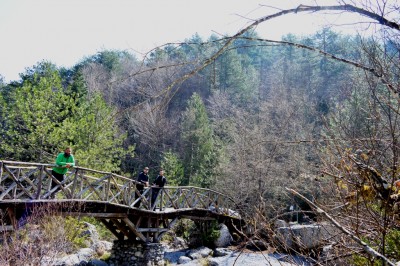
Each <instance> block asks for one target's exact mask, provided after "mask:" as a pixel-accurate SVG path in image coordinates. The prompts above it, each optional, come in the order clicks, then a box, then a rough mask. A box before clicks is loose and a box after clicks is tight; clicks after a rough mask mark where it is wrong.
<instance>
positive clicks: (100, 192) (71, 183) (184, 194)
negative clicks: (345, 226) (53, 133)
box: [0, 160, 235, 213]
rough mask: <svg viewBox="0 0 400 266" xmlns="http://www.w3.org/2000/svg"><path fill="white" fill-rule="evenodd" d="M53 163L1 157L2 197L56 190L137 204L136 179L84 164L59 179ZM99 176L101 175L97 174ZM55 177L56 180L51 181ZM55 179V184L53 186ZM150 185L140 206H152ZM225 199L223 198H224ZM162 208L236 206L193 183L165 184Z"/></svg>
mask: <svg viewBox="0 0 400 266" xmlns="http://www.w3.org/2000/svg"><path fill="white" fill-rule="evenodd" d="M54 166H55V165H54V164H43V163H32V162H18V161H8V160H0V189H1V195H0V201H7V200H24V199H27V200H28V199H29V200H33V199H49V198H50V197H51V195H52V193H53V192H55V191H57V194H58V195H60V196H58V197H59V198H65V199H79V200H81V199H85V200H88V201H90V200H95V201H103V202H107V203H110V204H123V205H125V206H127V207H129V208H134V207H133V206H134V204H135V203H136V202H138V201H139V200H137V199H136V197H135V194H140V193H139V192H138V191H137V188H136V184H139V182H137V181H136V180H133V179H131V178H128V177H125V176H122V175H118V174H115V173H112V172H105V171H98V170H93V169H89V168H85V167H78V166H77V167H74V168H72V169H68V170H69V171H68V173H67V176H68V178H66V179H64V180H63V181H62V182H59V181H58V180H56V179H55V178H54V177H53V176H52V175H51V171H50V168H51V167H54ZM97 176H99V177H97ZM52 181H53V182H52ZM52 183H53V184H54V183H55V184H56V185H55V187H53V188H51V185H52ZM151 194H152V189H151V187H147V188H146V189H145V191H144V193H143V194H142V195H141V204H140V207H139V208H140V209H144V210H152V209H151V208H152V206H150V205H151V204H150V198H151ZM221 199H223V200H221ZM156 204H158V205H157V206H159V208H160V209H164V208H173V209H181V208H185V209H187V208H196V209H208V210H209V209H210V208H213V209H214V210H215V211H216V212H221V213H222V212H223V211H221V210H228V209H229V208H232V207H233V206H235V202H234V200H233V199H232V198H230V197H228V196H227V195H224V194H222V193H220V192H218V191H215V190H212V189H207V188H199V187H194V186H182V187H173V186H165V187H164V188H162V189H161V190H160V193H159V194H158V197H157V200H156Z"/></svg>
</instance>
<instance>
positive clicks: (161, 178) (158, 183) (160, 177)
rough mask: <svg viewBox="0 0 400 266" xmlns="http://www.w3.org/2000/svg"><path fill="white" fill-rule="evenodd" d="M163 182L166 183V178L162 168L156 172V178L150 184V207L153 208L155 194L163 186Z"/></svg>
mask: <svg viewBox="0 0 400 266" xmlns="http://www.w3.org/2000/svg"><path fill="white" fill-rule="evenodd" d="M165 183H167V179H166V178H165V176H164V170H163V169H160V172H159V173H158V176H157V178H156V180H154V182H153V183H152V184H151V185H152V186H151V187H152V189H151V209H153V208H154V205H155V204H156V200H157V196H158V193H159V192H160V190H161V189H162V188H163V187H164V186H165Z"/></svg>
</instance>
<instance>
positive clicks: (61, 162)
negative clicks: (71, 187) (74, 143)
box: [50, 147, 75, 198]
mask: <svg viewBox="0 0 400 266" xmlns="http://www.w3.org/2000/svg"><path fill="white" fill-rule="evenodd" d="M74 166H75V158H74V156H73V155H72V149H71V148H70V147H67V148H65V150H64V152H61V153H59V154H58V155H57V158H56V163H55V166H54V167H53V168H52V170H51V174H52V175H53V176H54V177H55V178H56V179H57V180H58V181H60V182H62V181H63V180H64V178H65V174H66V173H67V172H68V170H69V169H71V168H73V167H74ZM55 186H57V183H56V182H55V181H54V180H52V181H51V188H52V189H53V188H54V187H55ZM58 190H59V189H57V190H56V191H54V192H53V193H52V194H51V195H50V197H51V198H54V194H55V193H56V192H57V191H58Z"/></svg>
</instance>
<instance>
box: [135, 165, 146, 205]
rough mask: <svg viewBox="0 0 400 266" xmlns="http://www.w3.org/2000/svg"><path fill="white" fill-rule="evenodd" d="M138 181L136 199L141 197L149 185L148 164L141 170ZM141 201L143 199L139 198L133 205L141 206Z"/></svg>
mask: <svg viewBox="0 0 400 266" xmlns="http://www.w3.org/2000/svg"><path fill="white" fill-rule="evenodd" d="M136 181H137V182H139V183H137V184H136V190H137V191H136V192H135V200H137V199H138V198H140V195H142V194H143V192H144V188H145V187H148V186H149V168H148V167H147V166H146V167H145V168H143V171H142V172H140V174H139V176H138V179H137V180H136ZM138 192H139V193H140V195H139V194H138ZM141 201H142V200H140V199H139V200H138V202H136V203H135V205H133V206H134V207H136V208H139V206H140V202H141Z"/></svg>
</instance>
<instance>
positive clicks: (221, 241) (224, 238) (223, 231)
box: [214, 224, 233, 248]
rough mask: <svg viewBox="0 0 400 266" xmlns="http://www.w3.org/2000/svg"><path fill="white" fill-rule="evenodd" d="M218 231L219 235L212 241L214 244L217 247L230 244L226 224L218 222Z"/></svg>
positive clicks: (230, 236) (230, 239)
mask: <svg viewBox="0 0 400 266" xmlns="http://www.w3.org/2000/svg"><path fill="white" fill-rule="evenodd" d="M219 232H220V235H219V237H218V239H216V240H215V241H214V245H215V247H217V248H225V247H227V246H229V245H230V244H231V242H232V241H233V238H232V235H231V234H230V233H229V229H228V227H227V226H226V225H224V224H220V225H219Z"/></svg>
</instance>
